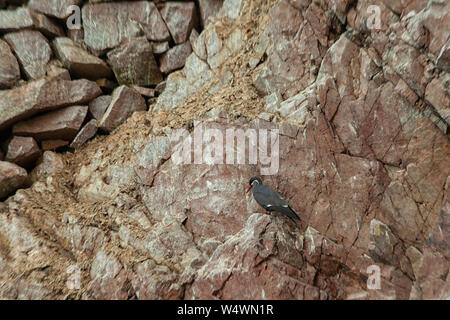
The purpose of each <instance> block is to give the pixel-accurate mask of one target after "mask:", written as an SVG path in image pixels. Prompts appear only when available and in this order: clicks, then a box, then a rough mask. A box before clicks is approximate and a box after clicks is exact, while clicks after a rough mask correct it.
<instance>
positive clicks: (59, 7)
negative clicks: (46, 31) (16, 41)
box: [28, 0, 82, 19]
mask: <svg viewBox="0 0 450 320" xmlns="http://www.w3.org/2000/svg"><path fill="white" fill-rule="evenodd" d="M81 3H82V0H30V1H29V2H28V6H29V7H30V8H31V9H33V10H36V11H39V12H42V13H44V14H46V15H49V16H53V17H56V18H58V19H65V18H67V17H69V16H70V15H72V12H71V11H69V10H68V8H69V6H71V5H76V6H80V5H81Z"/></svg>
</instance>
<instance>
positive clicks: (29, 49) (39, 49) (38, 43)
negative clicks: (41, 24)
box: [5, 30, 52, 80]
mask: <svg viewBox="0 0 450 320" xmlns="http://www.w3.org/2000/svg"><path fill="white" fill-rule="evenodd" d="M5 40H6V41H7V42H8V44H9V45H10V46H11V48H12V50H13V51H14V53H15V54H16V55H17V58H18V59H19V62H20V64H21V66H22V68H23V69H24V71H25V75H26V76H27V78H28V79H30V80H33V79H39V78H42V77H43V76H45V70H46V66H47V63H48V62H49V61H50V57H51V55H52V50H51V49H50V45H49V44H48V41H47V39H46V38H45V37H44V36H43V35H42V33H40V32H39V31H33V30H26V31H19V32H14V33H8V34H7V35H5Z"/></svg>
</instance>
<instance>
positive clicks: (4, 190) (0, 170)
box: [0, 161, 28, 199]
mask: <svg viewBox="0 0 450 320" xmlns="http://www.w3.org/2000/svg"><path fill="white" fill-rule="evenodd" d="M27 177H28V174H27V171H26V170H25V169H24V168H21V167H19V166H18V165H16V164H14V163H11V162H6V161H0V199H3V198H5V197H7V196H9V195H10V194H11V193H13V192H14V191H16V190H17V189H19V188H21V187H23V186H24V185H25V183H26V181H27Z"/></svg>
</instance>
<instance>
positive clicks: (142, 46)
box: [108, 37, 163, 86]
mask: <svg viewBox="0 0 450 320" xmlns="http://www.w3.org/2000/svg"><path fill="white" fill-rule="evenodd" d="M108 60H109V62H110V64H111V65H112V68H113V70H114V74H115V75H116V78H117V81H118V82H119V83H120V84H126V85H138V86H150V85H156V84H158V83H159V82H161V81H162V80H163V78H162V75H161V72H160V71H159V69H158V65H157V64H156V60H155V57H154V56H153V51H152V47H151V45H150V43H149V42H148V41H147V39H146V38H144V37H140V38H137V39H132V40H130V41H129V42H127V43H125V44H124V45H122V46H120V47H118V48H116V49H114V50H112V51H110V52H108Z"/></svg>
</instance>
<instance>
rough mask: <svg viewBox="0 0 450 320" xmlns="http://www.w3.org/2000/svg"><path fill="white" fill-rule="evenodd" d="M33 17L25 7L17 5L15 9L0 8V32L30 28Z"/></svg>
mask: <svg viewBox="0 0 450 320" xmlns="http://www.w3.org/2000/svg"><path fill="white" fill-rule="evenodd" d="M32 26H33V19H32V17H31V14H30V11H29V10H28V9H27V8H22V7H19V8H17V9H16V10H0V32H10V31H17V30H19V29H24V28H31V27H32Z"/></svg>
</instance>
